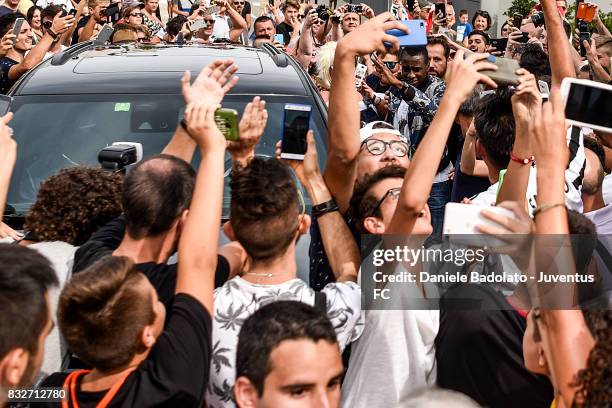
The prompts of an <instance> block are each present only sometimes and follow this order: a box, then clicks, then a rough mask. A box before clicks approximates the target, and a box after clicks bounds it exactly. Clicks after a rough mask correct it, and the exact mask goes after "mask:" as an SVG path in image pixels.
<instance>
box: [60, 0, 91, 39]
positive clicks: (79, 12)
mask: <svg viewBox="0 0 612 408" xmlns="http://www.w3.org/2000/svg"><path fill="white" fill-rule="evenodd" d="M86 5H87V2H86V1H84V0H82V1H81V2H80V3H79V4H77V5H76V6H75V8H76V14H75V15H74V20H73V21H72V25H71V26H70V29H69V30H68V31H66V32H65V33H64V34H62V38H61V40H60V41H61V42H62V45H64V46H66V47H69V46H70V44H71V43H72V35H73V34H74V30H76V27H77V22H78V21H79V20H80V19H81V17H83V10H84V9H85V6H86Z"/></svg>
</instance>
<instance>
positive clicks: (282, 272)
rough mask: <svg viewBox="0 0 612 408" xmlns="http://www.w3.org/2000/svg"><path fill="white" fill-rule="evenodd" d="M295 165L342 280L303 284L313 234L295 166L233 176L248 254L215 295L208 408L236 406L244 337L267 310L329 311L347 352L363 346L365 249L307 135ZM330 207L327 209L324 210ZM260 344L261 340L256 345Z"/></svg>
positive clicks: (252, 166)
mask: <svg viewBox="0 0 612 408" xmlns="http://www.w3.org/2000/svg"><path fill="white" fill-rule="evenodd" d="M289 165H290V166H291V167H292V168H293V170H294V172H295V174H296V175H297V176H298V178H299V179H300V182H301V183H302V185H304V186H305V188H306V190H307V191H308V193H309V195H310V199H311V201H312V203H313V207H314V208H320V210H319V226H320V228H321V235H322V238H323V243H324V244H326V243H327V244H328V245H329V244H330V243H331V245H329V246H328V247H327V248H326V250H327V253H328V255H329V258H330V264H331V267H332V270H333V271H334V274H335V278H336V282H335V283H329V284H327V285H326V286H325V287H324V288H323V289H322V290H321V291H320V292H315V291H314V290H312V289H311V288H310V287H309V286H308V284H307V283H306V282H304V281H302V280H300V279H298V278H297V276H296V273H297V265H296V258H295V246H296V243H297V240H298V238H299V237H300V235H302V234H304V233H305V232H307V231H308V228H309V227H310V217H309V216H308V215H307V214H305V207H304V205H303V204H302V199H300V195H299V190H298V189H297V186H296V184H295V182H294V181H293V178H292V177H291V173H290V170H289V168H288V167H287V166H286V165H285V164H283V163H281V162H280V161H279V160H276V159H270V160H263V159H260V158H257V157H255V158H253V159H252V160H251V161H250V162H249V164H248V165H247V166H246V167H241V168H238V169H236V170H234V172H233V174H232V180H231V182H230V186H231V191H232V198H231V202H230V221H229V222H228V223H227V224H225V226H224V230H225V233H226V235H227V236H228V237H229V238H230V239H232V240H237V241H238V242H239V243H240V245H242V247H243V248H244V250H245V251H246V252H247V254H248V260H247V262H246V267H245V269H244V273H243V274H242V276H237V277H235V278H233V279H230V280H229V281H227V282H226V283H225V285H223V286H222V287H221V288H219V289H218V290H216V291H215V307H214V310H215V316H214V319H213V338H212V344H213V357H212V364H211V368H210V382H209V384H208V390H207V394H206V402H207V404H208V406H209V407H234V406H235V404H234V401H233V386H234V380H235V378H236V377H235V376H236V369H235V362H236V349H237V345H238V335H239V332H240V329H241V328H242V325H243V323H244V322H245V320H246V319H247V318H248V317H249V316H251V315H252V314H253V313H255V312H256V311H257V310H259V309H260V308H261V307H262V306H264V305H267V304H269V303H272V302H276V301H279V300H296V301H299V302H304V303H306V304H308V305H311V306H313V305H314V306H315V307H316V308H317V309H320V310H321V311H325V312H326V314H327V317H328V318H329V320H330V321H331V323H332V325H333V327H334V329H335V331H336V335H337V338H338V344H339V346H340V349H341V350H342V349H344V347H346V346H347V345H348V344H349V343H351V342H352V341H354V340H356V339H357V338H358V337H359V335H360V334H361V331H362V329H363V325H362V323H361V320H360V318H361V290H360V289H359V286H358V285H357V283H356V281H357V271H358V269H359V263H360V262H359V261H360V258H359V251H358V248H357V244H356V243H355V240H354V239H353V237H352V236H351V233H350V231H349V229H348V226H347V225H346V223H345V222H344V220H343V219H342V215H341V214H340V213H339V212H338V207H337V206H335V204H333V200H332V196H331V194H330V193H329V190H328V189H327V186H326V184H325V182H324V181H323V176H322V175H321V172H320V170H319V167H318V162H317V157H316V150H315V146H314V137H313V134H312V131H310V132H309V134H308V150H307V152H306V157H305V159H304V161H303V162H302V161H293V160H292V161H290V163H289ZM322 208H324V209H322ZM253 340H255V339H253Z"/></svg>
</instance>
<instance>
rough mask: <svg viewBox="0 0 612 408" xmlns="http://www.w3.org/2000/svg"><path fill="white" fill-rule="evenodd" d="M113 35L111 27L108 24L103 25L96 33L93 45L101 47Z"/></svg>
mask: <svg viewBox="0 0 612 408" xmlns="http://www.w3.org/2000/svg"><path fill="white" fill-rule="evenodd" d="M112 34H113V27H112V26H111V25H110V24H105V25H104V27H102V30H100V32H99V33H98V38H96V39H95V41H94V44H96V45H102V44H105V43H106V42H107V41H108V40H109V39H110V37H111V35H112Z"/></svg>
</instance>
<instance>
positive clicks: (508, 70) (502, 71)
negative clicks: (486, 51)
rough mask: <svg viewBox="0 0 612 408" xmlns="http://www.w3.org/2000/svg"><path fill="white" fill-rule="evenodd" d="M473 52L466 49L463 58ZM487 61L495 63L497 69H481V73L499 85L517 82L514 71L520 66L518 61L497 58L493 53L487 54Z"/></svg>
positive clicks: (515, 83)
mask: <svg viewBox="0 0 612 408" xmlns="http://www.w3.org/2000/svg"><path fill="white" fill-rule="evenodd" d="M470 54H473V52H471V51H466V52H465V54H464V56H463V58H467V56H468V55H470ZM487 59H488V61H489V62H491V63H493V64H495V65H497V70H496V71H492V70H482V71H480V72H481V73H483V74H485V75H486V76H488V77H489V78H491V79H492V80H493V81H494V82H495V83H496V84H497V85H499V86H509V85H517V84H518V75H517V74H516V71H517V70H518V69H519V68H520V66H519V63H518V61H517V60H515V59H511V58H499V57H496V56H494V55H489V57H488V58H487Z"/></svg>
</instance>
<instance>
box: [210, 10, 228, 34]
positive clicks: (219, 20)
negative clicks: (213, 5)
mask: <svg viewBox="0 0 612 408" xmlns="http://www.w3.org/2000/svg"><path fill="white" fill-rule="evenodd" d="M213 17H214V18H215V26H214V27H213V32H212V37H213V38H229V37H230V21H229V17H228V16H221V15H219V14H213Z"/></svg>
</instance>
